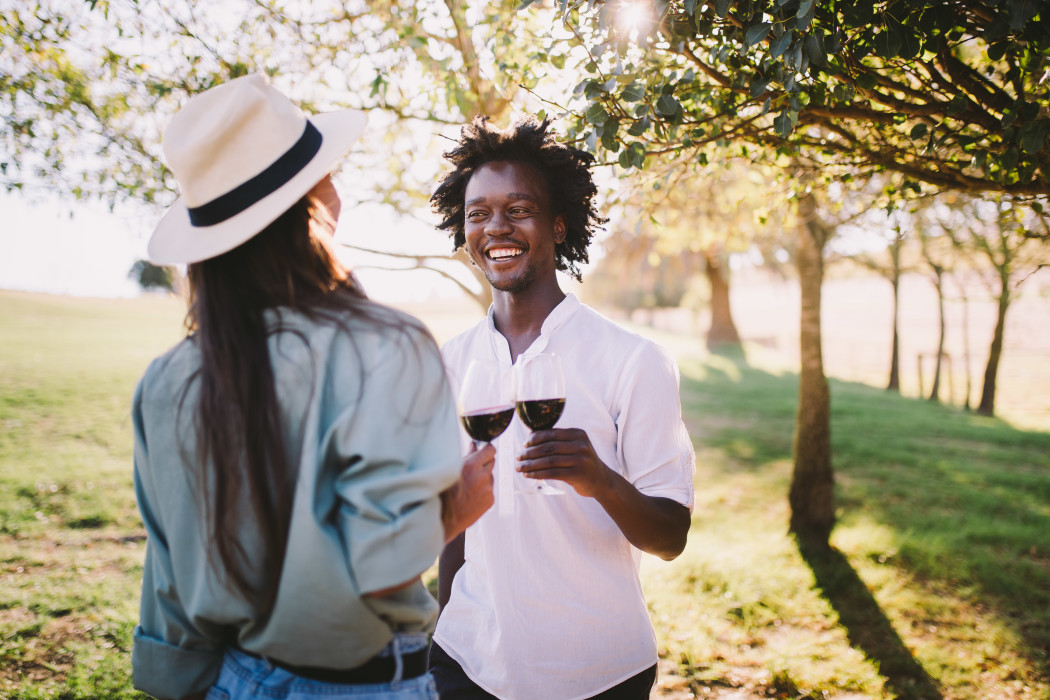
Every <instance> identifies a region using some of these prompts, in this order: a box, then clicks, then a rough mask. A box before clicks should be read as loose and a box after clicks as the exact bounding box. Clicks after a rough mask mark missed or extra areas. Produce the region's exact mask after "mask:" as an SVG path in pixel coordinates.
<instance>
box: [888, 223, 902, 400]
mask: <svg viewBox="0 0 1050 700" xmlns="http://www.w3.org/2000/svg"><path fill="white" fill-rule="evenodd" d="M903 244H904V239H903V238H901V235H900V232H899V230H898V233H897V238H896V239H895V240H894V241H893V243H891V244H890V265H891V267H890V270H889V276H890V284H891V285H893V347H892V349H891V350H890V381H889V383H887V384H886V390H887V391H894V392H896V393H898V394H899V393H901V350H900V337H901V324H900V315H901V313H900V305H901V246H903Z"/></svg>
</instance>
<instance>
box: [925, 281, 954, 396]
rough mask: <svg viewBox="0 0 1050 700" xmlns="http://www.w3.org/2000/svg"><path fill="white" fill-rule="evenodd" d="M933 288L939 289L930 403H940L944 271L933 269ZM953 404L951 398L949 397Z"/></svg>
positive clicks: (942, 355) (949, 383) (949, 385)
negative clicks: (935, 350)
mask: <svg viewBox="0 0 1050 700" xmlns="http://www.w3.org/2000/svg"><path fill="white" fill-rule="evenodd" d="M933 275H934V282H933V286H934V287H935V288H936V289H937V322H938V329H937V357H936V359H935V360H934V364H933V386H932V387H931V388H930V401H940V400H941V397H940V393H941V360H942V359H943V358H944V271H943V270H942V269H941V268H940V267H934V268H933ZM948 393H949V394H950V393H951V381H950V380H949V382H948ZM948 403H951V397H950V396H949V397H948Z"/></svg>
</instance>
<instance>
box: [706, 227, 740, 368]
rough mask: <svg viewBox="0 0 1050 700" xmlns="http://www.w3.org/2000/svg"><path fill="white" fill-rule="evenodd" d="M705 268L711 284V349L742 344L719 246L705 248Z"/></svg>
mask: <svg viewBox="0 0 1050 700" xmlns="http://www.w3.org/2000/svg"><path fill="white" fill-rule="evenodd" d="M704 270H705V271H706V272H707V281H708V283H709V284H710V285H711V327H710V328H709V329H708V331H707V347H708V349H709V350H715V349H718V348H724V347H726V346H731V345H737V346H739V345H740V334H739V333H737V330H736V324H735V323H733V312H732V309H730V307H729V280H728V279H727V278H726V276H725V274H724V272H723V268H722V259H721V256H720V255H719V250H718V248H717V246H708V247H707V248H706V249H705V250H704Z"/></svg>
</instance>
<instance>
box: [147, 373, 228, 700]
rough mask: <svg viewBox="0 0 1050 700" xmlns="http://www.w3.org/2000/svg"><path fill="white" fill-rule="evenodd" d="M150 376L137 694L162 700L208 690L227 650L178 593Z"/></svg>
mask: <svg viewBox="0 0 1050 700" xmlns="http://www.w3.org/2000/svg"><path fill="white" fill-rule="evenodd" d="M149 376H150V372H147V373H146V375H145V376H144V377H143V379H142V380H141V381H140V382H139V385H138V388H137V389H136V391H135V399H134V403H133V409H132V422H133V424H134V431H135V496H136V498H137V500H138V504H139V510H140V512H141V514H142V521H143V524H144V525H145V527H146V536H147V539H146V560H145V563H144V565H143V573H142V598H141V602H140V613H139V624H138V626H137V627H136V628H135V632H134V646H133V648H132V654H131V665H132V676H133V679H134V685H135V687H136V688H137V689H139V690H142V691H145V692H147V693H149V694H150V695H152V696H154V697H156V698H161V699H162V700H163V699H164V698H180V697H184V696H186V695H189V694H191V693H194V692H198V691H201V690H206V689H207V688H208V687H210V686H211V684H212V683H214V681H215V679H216V678H217V677H218V675H219V670H220V668H221V667H222V659H223V654H224V649H223V648H222V647H221V646H219V645H217V644H215V643H214V642H212V641H209V640H208V639H206V638H205V637H204V636H203V635H201V634H200V632H199V631H197V629H196V628H195V627H194V626H193V625H192V624H191V622H190V620H189V619H188V616H187V615H186V612H185V609H184V608H183V605H182V602H181V600H180V598H179V593H178V591H177V590H176V588H175V575H174V570H173V567H172V561H171V552H170V551H169V549H168V540H167V537H166V535H165V528H164V524H163V521H162V519H161V515H160V509H159V508H158V507H157V505H158V504H159V503H160V501H159V500H158V499H159V498H161V496H162V495H161V494H158V493H157V492H156V488H155V482H154V479H153V477H154V474H153V472H152V470H151V468H150V461H149V449H148V445H147V443H146V430H145V423H144V417H143V400H144V399H143V393H144V385H145V384H146V382H147V379H148V377H149Z"/></svg>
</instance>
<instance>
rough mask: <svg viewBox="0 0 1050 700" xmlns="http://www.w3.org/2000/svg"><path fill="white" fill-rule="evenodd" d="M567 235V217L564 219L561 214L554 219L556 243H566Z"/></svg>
mask: <svg viewBox="0 0 1050 700" xmlns="http://www.w3.org/2000/svg"><path fill="white" fill-rule="evenodd" d="M567 234H568V231H567V230H566V228H565V217H563V216H562V215H561V214H558V215H557V216H556V217H554V242H555V243H564V242H565V236H566V235H567Z"/></svg>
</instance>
